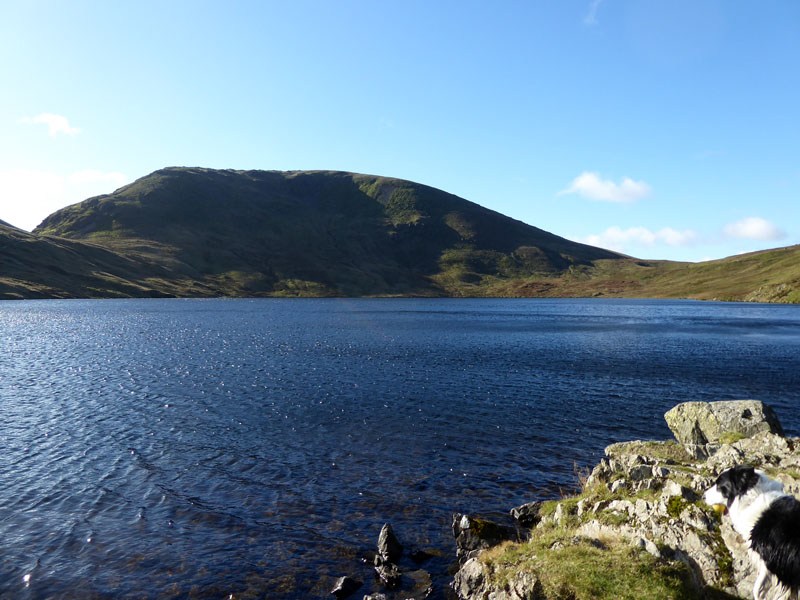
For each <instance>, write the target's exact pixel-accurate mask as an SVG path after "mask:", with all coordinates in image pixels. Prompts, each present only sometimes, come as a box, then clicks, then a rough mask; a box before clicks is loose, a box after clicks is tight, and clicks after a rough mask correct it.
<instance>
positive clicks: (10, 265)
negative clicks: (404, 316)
mask: <svg viewBox="0 0 800 600" xmlns="http://www.w3.org/2000/svg"><path fill="white" fill-rule="evenodd" d="M393 295H402V296H497V297H505V296H508V297H538V296H547V297H560V296H572V297H585V296H589V297H592V296H610V297H645V298H699V299H719V300H748V301H764V302H800V247H799V246H794V247H790V248H782V249H777V250H769V251H764V252H757V253H752V254H747V255H741V256H735V257H730V258H727V259H723V260H718V261H711V262H707V263H699V264H693V263H677V262H668V261H642V260H638V259H634V258H630V257H625V256H622V255H619V254H616V253H613V252H610V251H607V250H602V249H600V248H594V247H591V246H587V245H583V244H578V243H575V242H571V241H569V240H566V239H564V238H561V237H558V236H556V235H553V234H551V233H548V232H546V231H543V230H541V229H537V228H536V227H532V226H530V225H526V224H524V223H521V222H519V221H516V220H514V219H510V218H508V217H506V216H503V215H501V214H499V213H496V212H494V211H491V210H488V209H486V208H483V207H481V206H479V205H477V204H474V203H472V202H469V201H467V200H464V199H462V198H459V197H457V196H453V195H452V194H448V193H446V192H443V191H441V190H436V189H434V188H430V187H427V186H424V185H420V184H416V183H412V182H409V181H403V180H399V179H392V178H386V177H376V176H371V175H359V174H353V173H343V172H331V171H293V172H278V171H218V170H211V169H199V168H197V169H189V168H167V169H162V170H160V171H156V172H155V173H152V174H151V175H148V176H146V177H143V178H142V179H139V180H137V181H135V182H134V183H132V184H130V185H128V186H125V187H123V188H121V189H119V190H117V191H116V192H114V193H113V194H110V195H106V196H99V197H96V198H91V199H89V200H86V201H84V202H81V203H79V204H75V205H73V206H70V207H67V208H65V209H62V210H60V211H58V212H56V213H54V214H53V215H51V216H50V217H48V218H47V219H45V221H44V222H43V223H42V224H41V225H40V226H39V227H38V228H37V229H36V230H35V231H34V233H33V234H29V233H26V232H24V231H21V230H19V229H15V228H13V227H10V226H8V225H7V224H4V223H0V298H44V297H57V298H62V297H117V296H182V297H208V296H393Z"/></svg>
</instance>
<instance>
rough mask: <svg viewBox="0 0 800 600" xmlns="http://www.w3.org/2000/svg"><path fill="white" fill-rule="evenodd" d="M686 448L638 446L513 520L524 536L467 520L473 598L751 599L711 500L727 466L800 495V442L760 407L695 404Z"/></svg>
mask: <svg viewBox="0 0 800 600" xmlns="http://www.w3.org/2000/svg"><path fill="white" fill-rule="evenodd" d="M665 419H666V421H667V424H668V425H669V427H670V429H671V430H672V432H673V434H674V435H675V440H670V441H663V442H658V441H632V442H625V443H619V444H613V445H611V446H609V447H608V448H606V449H605V454H606V456H605V458H603V459H602V460H601V461H600V463H599V464H598V465H597V466H596V467H595V468H594V469H593V470H592V471H591V473H587V474H586V475H585V477H583V478H582V482H581V483H582V486H581V487H582V490H581V492H580V493H579V494H578V495H576V496H574V497H569V498H563V499H560V500H552V501H546V502H532V503H530V504H527V505H524V506H521V507H517V508H515V509H513V510H512V511H511V514H512V516H513V517H514V518H515V519H516V522H517V524H518V526H519V527H518V528H517V529H513V528H508V527H503V526H500V525H496V524H493V523H489V522H487V521H483V520H481V519H477V518H473V517H470V516H466V515H455V516H454V521H453V533H454V536H455V538H456V545H457V548H458V550H457V555H458V560H459V565H460V566H459V569H458V571H457V572H456V574H455V576H454V580H453V582H452V589H453V591H454V593H455V594H456V596H457V597H458V598H460V599H462V600H556V599H559V600H567V599H572V600H584V599H585V598H631V599H634V598H651V599H656V598H664V599H667V598H672V599H673V600H682V599H695V598H696V599H700V598H720V599H724V598H750V597H752V586H753V581H754V579H755V573H754V571H753V569H752V568H751V566H750V562H749V561H748V558H747V555H746V547H745V545H744V542H743V540H742V539H741V538H740V537H739V535H738V534H737V533H736V532H735V531H734V530H733V528H732V527H731V525H730V522H729V520H728V519H727V517H722V518H720V516H719V515H717V514H716V513H715V512H714V511H712V510H711V509H710V508H709V507H708V506H706V505H705V504H704V503H703V501H702V499H701V498H702V493H703V491H704V490H705V489H706V488H708V487H709V486H710V485H711V484H712V483H713V482H714V480H715V479H716V477H717V476H718V475H719V474H720V473H721V472H722V471H724V470H725V469H727V468H729V467H731V466H733V465H736V464H749V465H753V466H756V467H757V468H760V469H763V470H764V471H765V472H766V473H767V474H768V475H769V476H771V477H773V478H774V479H777V480H779V481H781V482H782V483H783V485H784V489H785V490H786V492H787V493H790V494H794V495H798V494H800V439H790V438H786V437H784V435H783V429H782V428H781V425H780V422H779V421H778V418H777V416H776V415H775V413H774V412H773V411H772V410H771V409H770V408H769V407H768V406H767V405H765V404H763V403H762V402H759V401H755V400H741V401H726V402H713V403H707V402H687V403H684V404H680V405H678V406H676V407H675V408H673V409H672V410H670V411H669V412H668V413H667V414H666V415H665Z"/></svg>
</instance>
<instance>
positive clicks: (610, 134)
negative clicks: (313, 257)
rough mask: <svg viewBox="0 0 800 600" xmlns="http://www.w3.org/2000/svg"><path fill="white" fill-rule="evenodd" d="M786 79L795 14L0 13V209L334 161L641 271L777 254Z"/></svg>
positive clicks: (706, 6) (77, 6) (459, 4)
mask: <svg viewBox="0 0 800 600" xmlns="http://www.w3.org/2000/svg"><path fill="white" fill-rule="evenodd" d="M798 65H800V3H799V2H795V1H794V0H785V1H775V0H765V1H763V2H753V1H750V0H748V1H740V0H691V1H685V0H664V1H659V0H652V1H644V0H574V1H572V0H558V1H555V0H554V1H552V2H544V1H536V0H528V1H524V2H512V1H498V2H492V3H490V2H472V1H469V0H458V1H455V2H450V1H444V0H442V1H431V0H427V1H424V2H423V1H420V2H417V1H414V0H403V1H396V2H390V1H388V0H372V1H349V0H336V1H333V0H330V1H315V2H312V1H302V0H293V1H292V2H269V1H266V0H263V1H258V2H246V1H243V0H240V1H236V0H232V1H226V2H222V1H216V2H204V1H201V0H193V1H186V2H184V1H181V0H168V1H164V0H159V1H158V2H151V1H149V0H137V1H136V2H132V1H131V2H123V1H109V0H102V1H81V0H69V1H65V2H56V1H47V0H19V1H16V0H0V82H2V87H0V90H2V94H0V219H2V220H5V221H7V222H10V223H12V224H14V225H17V226H19V227H22V228H25V229H32V228H33V227H34V226H35V225H36V224H38V223H39V222H40V221H41V220H42V219H43V218H44V217H45V216H47V215H48V214H50V213H51V212H53V211H54V210H56V209H58V208H60V207H62V206H65V205H67V204H71V203H74V202H78V201H80V200H83V199H85V198H88V197H90V196H93V195H96V194H100V193H108V192H111V191H113V190H114V189H115V188H117V187H119V186H120V185H123V184H125V183H127V182H130V181H133V180H135V179H137V178H139V177H142V176H144V175H146V174H148V173H150V172H152V171H154V170H156V169H159V168H162V167H165V166H173V165H182V166H204V167H212V168H235V169H280V170H293V169H340V170H347V171H356V172H361V173H372V174H379V175H386V176H393V177H401V178H405V179H410V180H413V181H417V182H420V183H425V184H428V185H432V186H434V187H438V188H441V189H444V190H446V191H448V192H452V193H454V194H457V195H459V196H462V197H464V198H467V199H468V200H472V201H473V202H477V203H479V204H481V205H483V206H486V207H488V208H491V209H493V210H496V211H499V212H501V213H504V214H507V215H509V216H512V217H514V218H516V219H519V220H521V221H524V222H526V223H529V224H531V225H535V226H537V227H540V228H542V229H546V230H548V231H551V232H553V233H556V234H558V235H562V236H564V237H568V238H570V239H574V240H578V241H584V242H588V243H593V244H595V245H601V246H604V247H609V248H612V249H616V250H620V251H623V252H626V253H628V254H631V255H634V256H637V257H641V258H664V259H672V260H694V261H697V260H704V259H709V258H721V257H723V256H729V255H732V254H736V253H740V252H745V251H751V250H758V249H764V248H773V247H779V246H786V245H791V244H796V243H800V210H799V209H798V206H800V109H798V107H800V67H799V66H798Z"/></svg>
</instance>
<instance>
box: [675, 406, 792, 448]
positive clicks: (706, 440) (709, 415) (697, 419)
mask: <svg viewBox="0 0 800 600" xmlns="http://www.w3.org/2000/svg"><path fill="white" fill-rule="evenodd" d="M664 419H666V421H667V425H668V426H669V428H670V430H671V431H672V433H673V435H674V436H675V439H676V440H678V442H680V443H681V444H684V445H685V446H686V448H687V450H689V451H690V453H692V454H693V456H696V457H703V456H707V455H708V451H707V449H706V446H707V445H708V444H711V445H719V444H724V443H727V442H731V441H735V439H736V438H737V437H752V436H754V435H756V434H757V433H761V432H764V431H768V432H770V433H776V434H779V435H783V428H782V427H781V424H780V421H779V420H778V417H777V415H776V414H775V412H774V411H773V410H772V409H771V408H770V407H769V406H768V405H766V404H764V403H763V402H761V401H760V400H727V401H721V402H683V403H682V404H678V405H677V406H675V407H674V408H672V409H671V410H669V411H668V412H667V413H666V414H665V415H664Z"/></svg>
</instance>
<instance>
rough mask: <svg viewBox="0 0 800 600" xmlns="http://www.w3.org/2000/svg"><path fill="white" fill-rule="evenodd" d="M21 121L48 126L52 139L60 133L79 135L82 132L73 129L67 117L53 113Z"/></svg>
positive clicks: (75, 128)
mask: <svg viewBox="0 0 800 600" xmlns="http://www.w3.org/2000/svg"><path fill="white" fill-rule="evenodd" d="M21 121H22V122H23V123H35V124H42V125H47V130H48V133H49V134H50V137H56V136H57V135H58V134H59V133H63V134H64V135H77V134H78V133H80V131H81V130H80V129H78V128H77V127H72V126H71V125H70V124H69V120H68V119H67V118H66V117H63V116H61V115H55V114H53V113H42V114H41V115H39V116H37V117H25V118H23V119H22V120H21Z"/></svg>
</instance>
